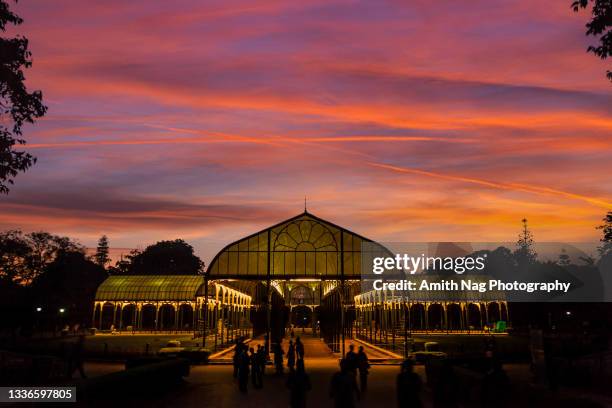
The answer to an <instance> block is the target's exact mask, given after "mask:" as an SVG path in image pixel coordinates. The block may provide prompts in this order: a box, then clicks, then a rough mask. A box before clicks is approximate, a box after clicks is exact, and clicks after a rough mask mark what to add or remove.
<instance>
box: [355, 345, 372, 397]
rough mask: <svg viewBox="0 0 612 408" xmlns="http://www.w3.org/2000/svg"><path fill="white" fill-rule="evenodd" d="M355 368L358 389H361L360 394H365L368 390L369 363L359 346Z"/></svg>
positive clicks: (361, 347)
mask: <svg viewBox="0 0 612 408" xmlns="http://www.w3.org/2000/svg"><path fill="white" fill-rule="evenodd" d="M357 368H358V369H359V387H360V388H361V392H365V390H366V389H367V388H368V375H369V374H370V373H369V370H370V361H369V360H368V355H367V354H366V353H365V350H364V349H363V346H359V352H358V353H357Z"/></svg>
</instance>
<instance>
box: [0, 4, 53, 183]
mask: <svg viewBox="0 0 612 408" xmlns="http://www.w3.org/2000/svg"><path fill="white" fill-rule="evenodd" d="M22 22H23V19H21V17H19V16H18V15H16V14H15V13H13V12H12V11H11V10H10V9H9V6H8V3H7V2H5V1H3V0H0V31H1V32H6V26H7V25H8V24H12V25H15V26H18V25H20V24H21V23H22ZM31 66H32V53H31V52H30V51H29V50H28V39H27V38H26V37H23V36H16V37H14V38H5V37H0V194H7V193H8V192H9V187H8V186H9V185H11V184H13V183H14V180H13V179H14V177H15V176H17V173H19V172H20V171H26V170H27V169H28V168H30V167H31V166H32V165H33V164H34V163H35V162H36V158H35V157H34V156H32V155H31V154H29V153H26V152H24V151H20V150H16V146H17V145H23V144H25V140H24V139H23V138H22V135H23V133H22V126H23V124H24V123H34V121H35V119H37V118H40V117H41V116H43V115H44V114H45V112H46V111H47V107H46V106H45V105H44V104H43V102H42V92H41V91H33V92H28V90H27V88H26V86H25V75H24V73H23V71H24V69H26V68H30V67H31Z"/></svg>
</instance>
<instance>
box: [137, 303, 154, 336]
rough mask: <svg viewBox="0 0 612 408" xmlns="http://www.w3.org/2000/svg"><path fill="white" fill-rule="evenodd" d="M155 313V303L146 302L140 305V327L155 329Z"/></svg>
mask: <svg viewBox="0 0 612 408" xmlns="http://www.w3.org/2000/svg"><path fill="white" fill-rule="evenodd" d="M156 314H157V309H156V307H155V305H152V304H146V305H143V306H142V309H141V317H140V319H141V321H140V324H141V327H142V328H143V329H145V330H155V321H156V318H157V316H156Z"/></svg>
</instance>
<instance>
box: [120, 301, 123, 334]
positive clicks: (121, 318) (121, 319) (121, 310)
mask: <svg viewBox="0 0 612 408" xmlns="http://www.w3.org/2000/svg"><path fill="white" fill-rule="evenodd" d="M121 330H123V303H121V304H120V305H119V331H121Z"/></svg>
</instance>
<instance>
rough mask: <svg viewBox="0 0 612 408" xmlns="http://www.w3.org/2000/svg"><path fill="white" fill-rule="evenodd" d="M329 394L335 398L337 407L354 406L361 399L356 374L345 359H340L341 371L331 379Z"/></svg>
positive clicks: (351, 407) (349, 407) (346, 407)
mask: <svg viewBox="0 0 612 408" xmlns="http://www.w3.org/2000/svg"><path fill="white" fill-rule="evenodd" d="M329 396H330V398H333V399H334V407H335V408H353V407H355V401H356V400H358V399H359V388H357V381H355V374H354V373H353V372H351V371H350V370H349V369H348V364H347V362H346V360H345V359H342V360H341V361H340V371H338V372H337V373H335V374H334V375H333V377H332V379H331V384H330V387H329Z"/></svg>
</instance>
